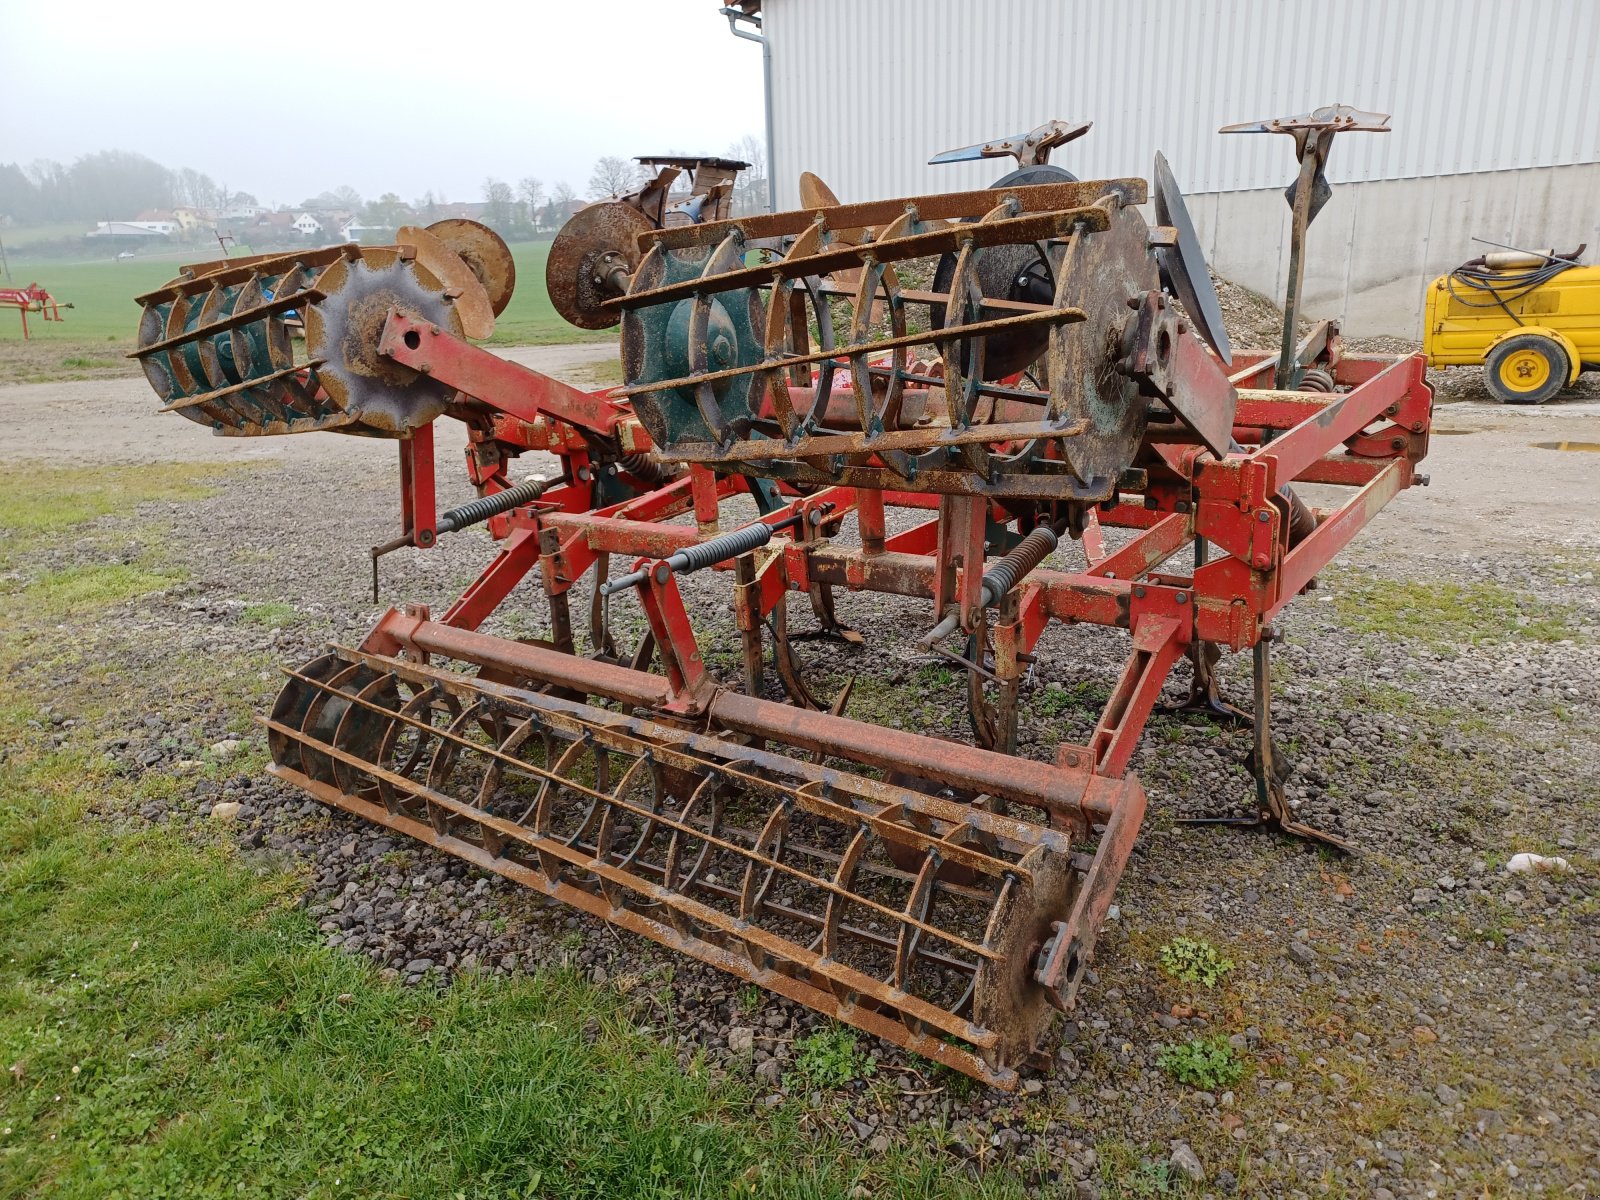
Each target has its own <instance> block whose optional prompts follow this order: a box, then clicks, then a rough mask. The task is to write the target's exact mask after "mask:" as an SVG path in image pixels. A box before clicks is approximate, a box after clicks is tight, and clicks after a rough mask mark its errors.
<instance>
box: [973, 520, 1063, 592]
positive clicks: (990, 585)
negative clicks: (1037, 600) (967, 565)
mask: <svg viewBox="0 0 1600 1200" xmlns="http://www.w3.org/2000/svg"><path fill="white" fill-rule="evenodd" d="M1058 541H1059V539H1058V538H1057V537H1056V534H1055V530H1053V529H1051V528H1050V527H1049V526H1048V525H1041V526H1039V527H1038V528H1037V529H1035V530H1034V531H1033V532H1032V533H1030V534H1029V535H1028V536H1027V537H1025V538H1023V539H1022V540H1021V541H1020V542H1018V543H1017V546H1016V549H1014V550H1012V551H1011V553H1010V554H1008V555H1006V556H1005V557H1004V558H1002V559H1001V560H1000V561H999V562H997V563H995V565H994V566H993V567H992V568H991V569H990V570H989V571H988V572H987V573H986V574H985V575H984V577H983V590H984V593H985V595H984V603H985V604H994V603H996V602H997V601H998V600H999V599H1000V597H1002V596H1004V595H1005V594H1006V593H1007V592H1009V591H1010V590H1011V589H1012V588H1014V587H1016V586H1017V581H1018V580H1019V579H1021V578H1022V577H1023V576H1024V575H1026V574H1027V573H1028V572H1029V571H1031V570H1033V569H1034V568H1035V567H1037V566H1038V565H1039V564H1040V563H1042V562H1043V561H1044V560H1045V557H1046V556H1047V555H1048V554H1049V553H1050V552H1051V551H1052V550H1054V549H1055V548H1056V545H1057V543H1058Z"/></svg>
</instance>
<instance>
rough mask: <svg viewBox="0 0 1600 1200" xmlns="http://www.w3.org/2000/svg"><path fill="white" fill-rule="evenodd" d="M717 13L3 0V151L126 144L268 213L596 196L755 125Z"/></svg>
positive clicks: (747, 67) (750, 89) (599, 5)
mask: <svg viewBox="0 0 1600 1200" xmlns="http://www.w3.org/2000/svg"><path fill="white" fill-rule="evenodd" d="M719 7H720V5H719V4H718V2H717V0H570V2H567V3H561V2H558V0H522V2H521V3H496V2H492V0H488V2H486V0H471V2H458V3H451V2H450V0H434V2H433V3H430V4H417V3H410V2H407V0H387V2H377V0H312V2H310V3H304V2H302V3H294V4H284V3H276V4H246V3H239V2H238V0H161V2H160V3H157V4H130V3H127V0H120V2H117V3H108V2H106V0H0V81H3V87H4V91H5V96H6V99H5V102H4V106H3V107H0V162H20V163H22V164H23V165H26V164H27V163H29V162H31V161H33V160H34V159H37V158H52V159H56V160H59V161H61V162H71V161H72V159H74V158H76V157H77V156H79V155H81V154H87V153H91V152H93V151H96V150H109V149H121V150H132V151H137V152H138V153H141V154H144V155H147V156H149V157H150V158H153V159H155V160H156V161H157V162H160V163H162V164H163V165H164V166H168V167H182V166H187V167H193V168H195V169H196V170H199V171H204V172H206V173H207V174H208V175H210V176H211V177H212V178H213V179H214V180H216V181H217V182H218V183H223V184H226V185H227V186H228V187H229V188H231V189H232V190H234V191H248V192H252V193H254V194H255V196H256V197H257V199H258V200H260V201H261V202H262V203H287V204H294V203H296V202H298V201H300V200H302V199H305V198H306V197H307V196H311V195H315V194H316V193H318V192H320V191H323V190H324V189H329V188H334V187H337V186H339V185H341V184H349V185H350V186H351V187H353V188H355V189H356V190H357V191H358V192H360V193H361V194H362V196H364V197H366V198H368V199H371V198H373V197H375V196H377V195H378V194H379V193H381V192H385V191H394V192H398V193H399V194H400V196H401V197H402V198H403V199H406V200H412V199H415V198H417V197H419V196H421V195H422V194H423V193H424V192H426V191H428V190H430V189H431V190H432V191H433V192H434V194H435V195H436V196H441V197H442V198H448V199H451V200H479V199H482V195H481V193H482V189H483V181H484V179H485V178H486V177H487V176H495V177H496V178H500V179H505V180H507V181H509V182H512V183H515V181H516V180H518V179H520V178H522V177H523V176H525V175H533V176H537V177H538V178H540V179H542V180H544V181H545V184H546V186H547V187H549V186H550V185H551V184H553V183H555V182H557V181H559V180H565V181H566V182H567V183H569V184H571V185H572V187H573V189H574V190H575V191H576V192H577V193H578V194H579V195H582V194H583V193H584V190H585V185H586V184H587V182H588V179H589V172H590V169H591V167H592V166H593V164H594V161H595V159H597V158H599V157H600V156H601V155H606V154H615V155H619V156H623V157H631V156H633V155H636V154H646V153H665V152H667V151H680V152H686V153H710V154H721V153H723V152H724V151H725V150H727V148H728V146H729V145H730V143H732V142H735V141H737V140H738V139H739V138H741V137H743V136H744V135H745V134H747V133H749V134H755V135H757V136H758V137H759V136H761V133H762V130H763V116H762V108H761V105H762V93H761V48H760V47H759V46H757V45H755V44H753V43H751V42H746V41H741V40H739V39H737V38H735V37H734V36H733V35H732V34H731V33H729V32H728V23H727V20H726V18H724V17H722V16H720V15H719V14H718V12H717V9H718V8H719Z"/></svg>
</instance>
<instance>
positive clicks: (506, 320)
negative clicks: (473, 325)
mask: <svg viewBox="0 0 1600 1200" xmlns="http://www.w3.org/2000/svg"><path fill="white" fill-rule="evenodd" d="M511 256H512V257H513V258H514V259H515V260H516V263H517V288H516V291H515V292H513V293H512V295H511V303H510V304H508V305H506V310H505V312H503V313H501V314H500V316H499V317H497V318H496V319H495V329H494V337H492V338H490V339H489V341H490V344H491V345H496V346H542V345H548V344H553V343H557V342H603V341H607V340H609V339H612V338H615V337H616V331H615V330H611V329H579V328H577V327H576V326H574V325H568V324H567V323H566V322H565V321H563V320H562V319H561V317H560V316H558V315H557V313H556V310H555V308H554V306H552V305H551V303H550V297H549V295H548V294H547V293H546V292H545V287H544V264H545V260H546V259H547V258H549V257H550V243H549V242H515V243H513V244H512V246H511Z"/></svg>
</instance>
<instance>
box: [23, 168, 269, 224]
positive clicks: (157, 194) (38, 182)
mask: <svg viewBox="0 0 1600 1200" xmlns="http://www.w3.org/2000/svg"><path fill="white" fill-rule="evenodd" d="M253 203H255V198H254V197H253V196H250V195H249V194H248V193H245V192H232V191H230V190H229V189H228V186H227V184H220V183H217V182H216V181H215V180H214V179H212V178H211V176H209V175H207V174H205V173H204V172H203V171H196V170H194V169H192V168H190V167H180V168H179V169H178V170H176V171H174V170H169V169H168V168H167V167H164V166H162V165H161V164H160V163H158V162H156V161H154V160H153V159H149V158H146V157H145V156H144V155H142V154H134V153H131V152H130V151H127V150H101V151H100V152H99V153H97V154H86V155H84V156H83V157H82V158H80V159H78V160H77V161H75V162H73V163H72V164H71V165H70V166H64V165H63V164H61V163H58V162H55V161H53V160H51V159H43V158H42V159H35V160H34V161H33V162H31V163H29V164H28V165H27V166H23V165H21V164H20V163H0V217H10V218H11V219H12V220H13V221H14V222H16V223H17V224H19V225H33V224H43V223H45V222H54V221H104V220H130V219H132V218H133V217H134V215H135V214H137V213H139V212H142V211H144V210H145V209H149V208H165V209H170V208H175V207H177V206H180V205H191V206H193V207H195V208H223V207H225V206H227V205H229V204H253Z"/></svg>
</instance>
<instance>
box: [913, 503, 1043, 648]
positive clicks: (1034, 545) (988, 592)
mask: <svg viewBox="0 0 1600 1200" xmlns="http://www.w3.org/2000/svg"><path fill="white" fill-rule="evenodd" d="M1059 541H1060V539H1059V538H1057V537H1056V533H1055V530H1053V529H1051V528H1050V527H1049V526H1048V525H1041V526H1039V527H1038V528H1037V529H1035V530H1034V531H1033V532H1032V533H1030V534H1029V535H1028V536H1027V537H1025V538H1023V539H1022V541H1020V542H1018V543H1017V546H1016V549H1014V550H1012V551H1011V553H1010V554H1008V555H1006V556H1005V557H1004V558H1002V559H1001V560H1000V561H999V562H997V563H995V565H994V566H993V567H991V568H990V569H989V570H988V571H986V572H984V576H983V589H982V605H983V607H984V608H993V607H994V606H995V605H996V604H998V603H1000V599H1001V597H1002V596H1004V595H1005V594H1006V593H1007V592H1009V591H1010V590H1011V589H1012V588H1014V587H1016V586H1017V583H1018V582H1019V581H1020V580H1021V579H1022V577H1023V576H1024V575H1026V574H1027V573H1028V572H1029V571H1031V570H1033V569H1034V568H1035V567H1037V566H1038V565H1039V564H1040V563H1042V562H1043V561H1044V560H1045V558H1046V556H1048V555H1049V553H1050V552H1051V551H1052V550H1054V549H1055V548H1056V546H1057V544H1058V543H1059ZM960 624H961V613H960V611H959V610H956V611H953V612H951V613H950V615H949V616H947V617H945V619H944V620H942V621H940V622H939V623H938V624H937V625H935V626H934V627H933V628H932V629H930V630H928V632H927V633H926V634H924V635H923V637H922V644H923V645H924V646H932V645H933V644H934V643H935V642H938V641H940V640H941V639H943V638H946V637H949V636H950V635H951V634H952V633H954V632H955V631H956V628H957V627H958V626H959V625H960Z"/></svg>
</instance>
